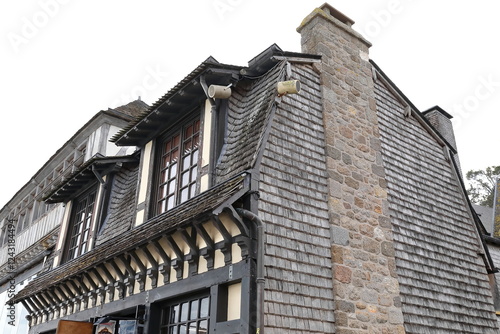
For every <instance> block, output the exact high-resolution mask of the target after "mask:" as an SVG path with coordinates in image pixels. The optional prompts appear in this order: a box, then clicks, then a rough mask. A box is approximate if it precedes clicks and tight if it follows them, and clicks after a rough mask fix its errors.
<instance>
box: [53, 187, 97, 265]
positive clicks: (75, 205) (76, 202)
mask: <svg viewBox="0 0 500 334" xmlns="http://www.w3.org/2000/svg"><path fill="white" fill-rule="evenodd" d="M91 195H93V202H92V204H91V207H92V210H91V212H90V213H91V215H90V217H89V216H88V211H87V209H89V205H88V204H85V216H84V217H85V218H86V219H87V226H86V228H85V229H84V230H82V231H79V233H78V234H76V231H77V230H76V227H77V224H79V225H80V224H81V219H80V220H78V222H77V215H78V213H79V211H80V212H81V210H79V207H80V204H82V203H83V201H85V202H87V200H88V199H89V197H91ZM98 198H99V186H98V184H97V183H94V184H92V185H91V186H89V187H88V188H86V189H85V190H84V191H83V192H82V193H81V194H79V195H78V196H76V197H75V198H74V199H73V200H72V205H71V213H70V215H69V220H68V228H67V229H66V238H65V241H64V249H63V256H62V263H64V262H68V261H71V260H73V259H76V258H78V257H79V256H81V255H83V254H85V253H86V252H88V251H89V250H90V249H91V247H92V244H91V242H90V241H91V239H92V237H93V234H94V228H93V226H94V225H95V219H97V217H96V216H97V210H98ZM84 232H88V233H87V235H86V237H85V236H84V238H82V239H81V240H79V241H78V250H77V254H75V253H73V251H72V250H73V249H75V248H76V247H74V245H72V240H73V239H74V238H75V237H77V235H78V236H81V235H82V234H84ZM82 245H84V246H85V248H84V250H83V251H82Z"/></svg>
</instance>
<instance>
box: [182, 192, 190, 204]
mask: <svg viewBox="0 0 500 334" xmlns="http://www.w3.org/2000/svg"><path fill="white" fill-rule="evenodd" d="M188 199H189V188H184V189H182V190H181V203H184V202H185V201H187V200H188Z"/></svg>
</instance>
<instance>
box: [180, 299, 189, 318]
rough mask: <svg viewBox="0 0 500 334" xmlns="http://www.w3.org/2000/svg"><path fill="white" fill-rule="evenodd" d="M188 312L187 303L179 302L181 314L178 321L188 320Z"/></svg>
mask: <svg viewBox="0 0 500 334" xmlns="http://www.w3.org/2000/svg"><path fill="white" fill-rule="evenodd" d="M188 312H189V303H187V302H186V303H182V304H181V316H180V319H179V321H186V320H188Z"/></svg>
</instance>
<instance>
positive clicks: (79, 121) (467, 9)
mask: <svg viewBox="0 0 500 334" xmlns="http://www.w3.org/2000/svg"><path fill="white" fill-rule="evenodd" d="M322 3H323V2H322V0H319V1H318V2H315V1H294V0H288V1H274V0H196V1H193V0H192V1H165V0H142V1H131V0H120V1H118V0H106V1H96V0H86V1H76V0H39V1H36V0H23V1H2V2H1V3H0V27H1V42H0V48H1V60H2V61H1V62H0V92H1V98H2V103H1V105H2V118H3V120H2V123H1V124H2V127H1V131H0V140H1V142H2V143H3V147H4V149H3V152H2V160H1V165H0V182H1V185H2V187H1V191H0V207H2V206H3V205H4V204H5V203H6V202H7V201H8V200H9V199H10V198H11V197H12V196H13V195H14V194H15V192H17V190H19V189H20V187H22V186H23V185H24V184H25V183H26V182H28V181H29V180H30V178H31V177H32V176H33V175H34V174H35V173H36V172H37V170H38V169H39V168H40V167H41V166H42V165H43V164H44V163H45V162H46V161H47V160H48V159H49V158H50V156H51V155H52V154H53V153H55V151H56V150H57V149H58V148H60V147H61V146H62V145H63V144H64V143H65V142H66V140H68V139H69V138H70V137H71V136H72V135H73V134H74V133H75V132H76V131H77V130H78V129H79V128H80V127H81V126H82V125H83V124H84V123H85V122H86V121H88V120H89V119H90V118H91V117H92V116H93V115H95V114H96V113H97V112H98V111H99V110H102V109H107V108H108V107H116V106H119V105H122V104H125V103H127V102H129V101H130V100H133V99H136V98H137V96H138V95H140V96H141V98H142V99H143V100H144V101H145V102H146V103H148V104H151V103H153V102H155V101H156V100H157V99H158V98H159V97H160V96H162V95H163V94H164V93H166V92H167V91H168V90H169V89H170V88H172V87H173V86H174V85H175V84H176V83H177V82H178V81H180V80H181V79H182V78H183V77H184V76H186V75H187V74H188V73H189V72H191V71H192V70H193V69H194V68H195V67H196V66H197V65H199V64H200V63H201V62H202V61H203V60H204V59H206V58H207V57H208V56H210V55H211V56H213V57H214V58H216V59H217V60H218V61H220V62H223V63H228V64H234V65H246V64H247V62H248V61H249V60H250V59H252V58H253V57H254V56H256V55H257V54H258V53H260V52H261V51H262V50H264V49H265V48H267V47H269V46H270V45H271V44H273V43H276V44H278V45H279V46H280V47H281V48H282V49H284V50H287V51H300V35H299V34H298V33H297V32H296V30H295V29H296V28H297V27H298V26H299V24H300V22H301V21H302V19H303V18H304V17H305V16H307V15H308V14H309V13H310V12H312V11H313V9H314V8H315V7H318V6H320V5H321V4H322ZM330 4H331V5H332V6H334V7H336V8H337V9H338V10H340V11H341V12H343V13H344V14H346V15H347V16H349V17H350V18H351V19H353V20H354V21H355V22H356V24H355V25H354V26H353V28H354V29H356V30H357V31H358V32H360V33H362V34H363V35H364V36H365V37H366V38H367V39H368V40H369V41H371V42H372V44H373V47H372V48H371V49H370V57H371V59H373V60H374V61H375V62H376V63H377V64H378V65H379V66H380V67H381V68H382V70H383V71H384V72H385V73H386V74H387V75H388V76H389V77H390V78H391V79H392V81H393V82H394V83H395V84H396V85H397V86H398V87H399V88H400V89H401V90H402V91H403V92H404V94H405V95H406V96H407V97H408V98H409V99H410V100H411V101H412V102H413V104H414V105H415V106H416V107H417V108H418V109H419V110H420V111H424V110H426V109H428V108H430V107H432V106H434V105H439V106H441V107H442V108H443V109H445V110H446V111H448V112H449V113H450V114H452V115H453V116H454V125H455V131H456V137H457V142H458V149H459V153H460V159H461V162H462V169H463V171H467V170H470V169H482V168H485V167H487V166H491V165H498V164H500V162H499V153H498V151H496V150H495V148H497V147H498V137H499V136H498V130H496V129H499V126H500V124H498V122H499V120H500V116H499V111H500V65H499V64H500V62H499V55H500V43H499V33H500V20H499V18H498V15H499V13H500V2H499V1H497V0H476V1H474V2H472V1H452V0H439V1H435V0H433V1H431V0H418V1H416V0H413V1H411V0H380V1H379V0H332V1H331V2H330Z"/></svg>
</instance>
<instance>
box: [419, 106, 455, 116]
mask: <svg viewBox="0 0 500 334" xmlns="http://www.w3.org/2000/svg"><path fill="white" fill-rule="evenodd" d="M432 111H438V112H439V113H441V114H442V115H443V116H445V117H447V118H448V119H452V118H453V116H452V115H450V114H449V113H447V112H446V111H445V110H444V109H443V108H441V107H440V106H434V107H432V108H429V109H427V110H426V111H423V112H422V114H423V115H424V116H425V115H427V114H428V113H430V112H432Z"/></svg>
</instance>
